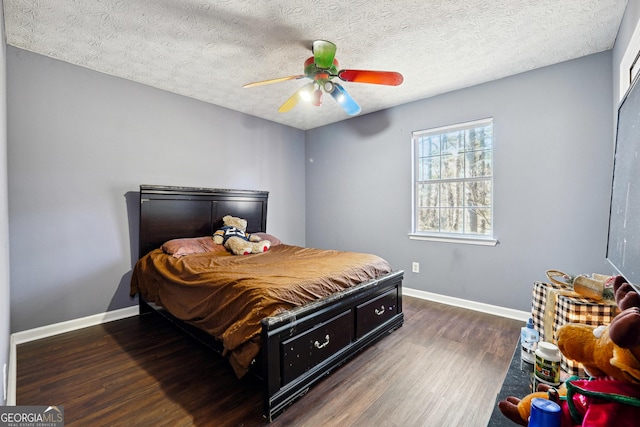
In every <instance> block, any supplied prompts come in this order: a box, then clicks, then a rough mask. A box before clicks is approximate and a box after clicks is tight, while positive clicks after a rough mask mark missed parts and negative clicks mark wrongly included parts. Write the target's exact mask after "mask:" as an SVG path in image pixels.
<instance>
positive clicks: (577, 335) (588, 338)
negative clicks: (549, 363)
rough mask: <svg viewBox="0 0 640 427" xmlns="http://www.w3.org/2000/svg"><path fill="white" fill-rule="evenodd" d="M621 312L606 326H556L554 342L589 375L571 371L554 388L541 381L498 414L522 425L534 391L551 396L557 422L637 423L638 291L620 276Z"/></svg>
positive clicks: (502, 405) (616, 283) (639, 383)
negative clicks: (558, 411)
mask: <svg viewBox="0 0 640 427" xmlns="http://www.w3.org/2000/svg"><path fill="white" fill-rule="evenodd" d="M613 291H614V295H615V300H616V303H617V304H618V307H619V308H620V310H621V312H620V313H619V314H618V315H617V316H616V317H614V318H613V320H612V321H611V323H610V324H609V325H607V326H598V327H594V326H588V325H582V324H577V323H568V324H565V325H563V326H561V327H560V329H559V330H558V348H559V349H560V351H561V352H562V354H563V355H564V356H565V357H566V358H568V359H571V360H574V361H576V362H579V363H582V364H583V366H584V368H585V371H586V372H587V373H588V375H589V376H590V378H588V379H581V378H577V377H572V378H570V379H569V380H567V381H566V382H565V383H564V384H563V385H562V387H561V388H560V390H559V392H556V391H555V390H554V389H552V388H550V387H549V386H546V385H544V384H541V385H540V386H539V387H538V391H536V392H535V393H532V394H530V395H528V396H525V397H524V398H522V399H518V398H517V397H513V396H510V397H507V399H506V400H503V401H501V402H499V403H498V407H499V409H500V411H501V412H502V414H503V415H505V416H506V417H507V418H509V419H510V420H512V421H514V422H515V423H516V424H520V425H523V426H526V425H527V421H528V416H529V414H530V410H531V400H532V399H533V398H534V397H544V398H549V399H552V400H555V401H556V403H558V404H559V405H560V407H561V416H562V418H561V427H569V426H572V427H573V426H582V425H584V426H596V427H599V426H607V427H609V426H616V427H625V426H632V425H633V426H637V425H638V423H639V422H640V421H639V420H640V295H639V294H638V293H637V292H636V291H635V290H634V289H633V287H632V286H631V285H630V284H629V283H627V281H626V280H625V279H624V278H623V277H622V276H617V277H616V278H615V279H614V281H613Z"/></svg>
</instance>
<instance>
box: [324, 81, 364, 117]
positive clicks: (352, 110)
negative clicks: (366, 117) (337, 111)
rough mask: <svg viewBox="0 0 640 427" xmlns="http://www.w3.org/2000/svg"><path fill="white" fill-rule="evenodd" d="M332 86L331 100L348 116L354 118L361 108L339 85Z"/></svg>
mask: <svg viewBox="0 0 640 427" xmlns="http://www.w3.org/2000/svg"><path fill="white" fill-rule="evenodd" d="M333 85H334V86H335V89H334V90H333V92H331V96H332V97H333V99H335V100H336V102H337V103H338V104H340V106H341V107H342V109H343V110H344V111H345V112H346V113H347V114H348V115H350V116H355V115H357V114H359V113H360V111H361V108H360V106H359V105H358V103H357V102H356V101H355V100H354V99H353V98H352V97H351V95H349V93H348V92H347V91H346V90H345V89H344V88H343V87H342V86H341V85H340V84H339V83H334V84H333Z"/></svg>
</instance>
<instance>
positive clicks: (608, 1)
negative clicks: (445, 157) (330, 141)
mask: <svg viewBox="0 0 640 427" xmlns="http://www.w3.org/2000/svg"><path fill="white" fill-rule="evenodd" d="M626 3H627V1H626V0H528V1H525V0H403V1H394V2H392V1H388V0H387V1H383V0H349V1H345V0H341V1H335V0H322V1H317V0H269V1H267V0H251V1H241V0H219V1H212V0H210V1H206V0H139V1H133V0H127V1H125V0H4V18H5V30H6V38H7V43H8V44H10V45H13V46H16V47H19V48H22V49H25V50H29V51H32V52H36V53H39V54H42V55H47V56H50V57H52V58H56V59H59V60H62V61H66V62H70V63H72V64H76V65H79V66H82V67H87V68H90V69H93V70H97V71H101V72H103V73H106V74H111V75H114V76H119V77H122V78H125V79H129V80H133V81H136V82H140V83H143V84H146V85H149V86H153V87H157V88H160V89H164V90H167V91H170V92H174V93H177V94H181V95H184V96H188V97H192V98H195V99H199V100H202V101H205V102H209V103H212V104H216V105H220V106H222V107H226V108H230V109H232V110H237V111H241V112H243V113H247V114H251V115H253V116H257V117H262V118H264V119H267V120H271V121H274V122H278V123H282V124H285V125H289V126H292V127H296V128H299V129H312V128H315V127H318V126H322V125H325V124H329V123H333V122H337V121H340V120H345V119H348V118H349V117H350V116H347V115H346V114H345V113H344V112H343V110H342V109H341V108H340V107H339V106H338V105H337V104H336V103H335V102H334V101H333V99H331V98H330V97H328V96H325V97H324V100H323V104H322V106H320V107H313V106H311V105H302V104H299V105H298V106H297V107H295V108H294V109H293V110H292V111H290V112H287V113H278V112H277V109H278V107H279V106H280V105H281V104H282V103H283V102H284V101H285V100H286V99H287V98H289V96H291V95H292V94H293V93H294V92H295V91H296V90H297V89H298V88H299V87H300V86H302V85H304V84H305V81H304V80H293V81H287V82H282V83H278V84H273V85H268V86H261V87H256V88H251V89H243V88H242V85H243V84H245V83H249V82H254V81H259V80H265V79H270V78H275V77H282V76H289V75H296V74H302V71H303V62H304V60H305V59H306V58H307V57H309V56H311V51H310V47H311V42H312V41H313V40H315V39H324V40H330V41H332V42H334V43H335V44H336V45H337V46H338V51H337V54H336V57H337V58H338V60H339V61H340V66H341V68H352V69H354V68H355V69H374V70H391V71H399V72H401V73H402V74H403V75H404V83H403V84H402V85H401V86H398V87H388V86H378V85H369V84H359V83H344V84H343V86H344V87H345V88H346V89H347V90H348V91H349V93H350V94H351V95H352V96H353V98H354V99H355V100H356V101H357V102H358V103H359V104H360V105H361V106H362V113H361V114H366V113H370V112H373V111H377V110H381V109H384V108H388V107H392V106H396V105H400V104H404V103H407V102H411V101H415V100H418V99H422V98H427V97H430V96H433V95H437V94H440V93H444V92H448V91H451V90H455V89H460V88H463V87H468V86H472V85H475V84H478V83H483V82H487V81H491V80H495V79H498V78H502V77H506V76H509V75H513V74H517V73H520V72H524V71H528V70H531V69H534V68H538V67H543V66H546V65H551V64H555V63H558V62H562V61H566V60H569V59H574V58H577V57H581V56H584V55H589V54H592V53H596V52H601V51H604V50H607V49H610V48H612V47H613V44H614V41H615V38H616V34H617V31H618V27H619V25H620V21H621V19H622V15H623V13H624V8H625V6H626Z"/></svg>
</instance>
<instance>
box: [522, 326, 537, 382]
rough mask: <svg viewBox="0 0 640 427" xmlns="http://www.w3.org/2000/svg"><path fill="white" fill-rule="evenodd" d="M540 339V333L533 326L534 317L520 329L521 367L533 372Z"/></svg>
mask: <svg viewBox="0 0 640 427" xmlns="http://www.w3.org/2000/svg"><path fill="white" fill-rule="evenodd" d="M538 341H540V333H539V332H538V331H536V330H535V329H534V328H533V319H531V318H529V320H528V321H527V326H524V327H523V328H521V329H520V369H521V370H524V371H527V372H531V373H533V368H534V365H535V363H536V356H535V351H536V348H537V347H538Z"/></svg>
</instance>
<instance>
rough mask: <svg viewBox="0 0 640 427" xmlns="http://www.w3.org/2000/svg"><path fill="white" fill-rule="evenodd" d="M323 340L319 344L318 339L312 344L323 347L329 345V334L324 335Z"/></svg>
mask: <svg viewBox="0 0 640 427" xmlns="http://www.w3.org/2000/svg"><path fill="white" fill-rule="evenodd" d="M324 339H325V341H324V342H323V343H322V344H320V343H319V342H318V341H316V342H314V343H313V345H314V346H316V348H325V347H326V346H327V345H329V335H327V336H325V337H324Z"/></svg>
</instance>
